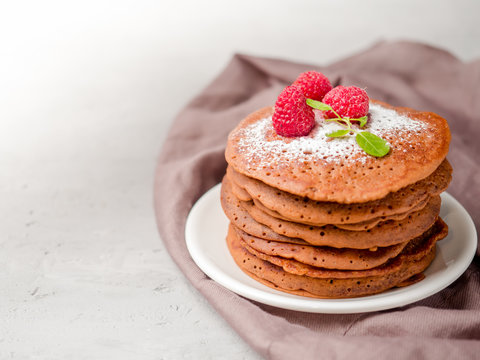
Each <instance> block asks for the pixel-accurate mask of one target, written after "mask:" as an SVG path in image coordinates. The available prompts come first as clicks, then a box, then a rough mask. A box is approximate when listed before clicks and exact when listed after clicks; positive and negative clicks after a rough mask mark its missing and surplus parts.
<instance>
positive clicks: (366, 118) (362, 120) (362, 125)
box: [352, 115, 368, 127]
mask: <svg viewBox="0 0 480 360" xmlns="http://www.w3.org/2000/svg"><path fill="white" fill-rule="evenodd" d="M352 120H356V121H360V127H364V126H365V124H366V123H367V121H368V116H367V115H365V116H362V117H361V118H358V119H352Z"/></svg>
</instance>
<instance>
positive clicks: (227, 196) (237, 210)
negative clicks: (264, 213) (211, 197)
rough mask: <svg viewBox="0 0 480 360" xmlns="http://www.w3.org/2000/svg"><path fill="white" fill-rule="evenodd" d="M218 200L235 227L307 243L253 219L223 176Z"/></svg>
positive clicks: (267, 235)
mask: <svg viewBox="0 0 480 360" xmlns="http://www.w3.org/2000/svg"><path fill="white" fill-rule="evenodd" d="M220 202H221V205H222V208H223V212H224V213H225V215H226V216H227V218H228V219H229V220H230V222H231V223H232V224H233V225H235V227H237V228H239V229H242V230H243V231H245V232H247V233H248V234H251V235H253V236H256V237H259V238H262V239H267V240H274V241H280V242H287V243H292V244H303V245H307V244H308V243H307V242H305V241H303V240H301V239H295V238H290V237H287V236H283V235H280V234H277V233H276V232H274V231H272V229H270V228H269V227H268V226H265V225H262V224H260V223H258V222H256V221H255V220H253V219H252V217H251V216H250V215H249V214H248V212H247V211H246V210H245V209H244V208H243V207H242V206H240V201H239V200H238V199H237V198H236V197H235V196H234V195H233V194H232V193H231V192H230V189H229V183H228V180H227V179H226V178H224V179H223V181H222V188H221V192H220Z"/></svg>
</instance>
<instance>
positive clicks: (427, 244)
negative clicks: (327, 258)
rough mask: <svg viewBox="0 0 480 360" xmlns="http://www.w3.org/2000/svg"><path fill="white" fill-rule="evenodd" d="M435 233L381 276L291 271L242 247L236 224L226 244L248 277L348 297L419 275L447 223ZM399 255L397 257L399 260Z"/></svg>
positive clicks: (321, 294) (301, 291)
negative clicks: (322, 275) (327, 275)
mask: <svg viewBox="0 0 480 360" xmlns="http://www.w3.org/2000/svg"><path fill="white" fill-rule="evenodd" d="M438 226H439V228H438V230H436V231H435V235H432V236H431V237H430V238H428V239H425V241H423V242H422V243H413V242H412V245H411V246H407V247H406V248H405V249H404V250H403V251H402V253H401V254H400V255H399V256H398V257H397V258H398V259H401V260H399V261H400V262H401V265H400V266H397V264H398V261H397V262H396V265H395V266H394V268H391V269H390V271H387V272H386V273H384V274H383V275H380V276H366V277H359V278H345V277H343V278H313V277H309V276H305V275H295V274H291V273H288V272H286V271H284V270H283V269H282V267H280V266H277V265H274V264H272V263H270V262H268V261H265V260H262V259H260V258H258V257H256V256H254V255H252V254H251V253H250V252H248V251H247V250H246V249H245V248H244V247H242V246H241V243H240V240H239V238H238V237H237V234H236V232H235V230H234V229H233V227H230V228H229V232H228V235H227V244H228V247H229V250H230V252H231V254H232V257H233V258H234V260H235V262H236V263H237V265H238V266H239V267H240V268H241V269H242V270H243V271H244V272H245V273H246V274H247V275H249V276H251V277H252V278H254V279H255V280H257V281H260V282H262V283H263V284H265V285H267V286H269V287H272V288H274V289H277V290H280V291H284V292H288V293H292V294H296V295H302V296H309V297H317V298H347V297H356V296H365V295H371V294H376V293H379V292H382V291H385V290H387V289H390V288H392V287H395V286H402V284H403V283H404V282H407V283H408V282H409V283H411V282H412V279H417V280H418V279H421V277H419V276H418V274H420V273H421V272H422V271H423V270H425V269H426V268H427V267H428V265H429V264H430V263H431V262H432V261H433V259H434V257H435V242H436V241H437V240H439V239H440V238H441V237H442V236H445V235H446V232H447V230H446V225H445V224H444V223H443V222H439V223H438ZM397 258H396V259H397Z"/></svg>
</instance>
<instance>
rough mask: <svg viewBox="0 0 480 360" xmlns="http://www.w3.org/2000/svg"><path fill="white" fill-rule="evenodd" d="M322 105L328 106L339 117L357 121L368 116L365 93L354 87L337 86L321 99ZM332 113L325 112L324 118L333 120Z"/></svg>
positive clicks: (333, 115) (367, 100)
mask: <svg viewBox="0 0 480 360" xmlns="http://www.w3.org/2000/svg"><path fill="white" fill-rule="evenodd" d="M323 103H325V104H327V105H330V106H331V107H332V109H333V110H335V111H336V112H337V113H338V115H340V116H341V117H348V118H350V119H358V118H361V117H362V116H365V115H367V114H368V108H369V98H368V95H367V92H366V91H365V90H363V89H360V88H358V87H356V86H348V87H345V86H337V87H336V88H334V89H332V90H331V91H330V92H329V93H328V94H327V95H325V97H324V98H323ZM335 117H336V116H335V114H334V113H333V112H332V111H327V113H326V115H325V118H326V119H331V118H335Z"/></svg>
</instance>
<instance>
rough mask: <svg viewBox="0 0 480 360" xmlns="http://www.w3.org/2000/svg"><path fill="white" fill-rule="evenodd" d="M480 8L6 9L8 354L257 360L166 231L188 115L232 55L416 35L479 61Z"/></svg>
mask: <svg viewBox="0 0 480 360" xmlns="http://www.w3.org/2000/svg"><path fill="white" fill-rule="evenodd" d="M478 4H479V3H478V2H476V1H464V0H460V1H455V2H452V1H433V0H430V1H423V2H417V1H414V0H409V1H391V2H385V1H380V0H378V1H362V2H357V1H354V0H348V1H347V0H344V1H311V2H307V1H298V2H295V5H292V3H291V2H284V3H282V2H278V1H264V2H256V1H253V0H247V1H242V2H241V3H238V4H234V3H229V2H222V1H211V2H195V1H175V2H174V1H164V2H157V1H141V2H138V1H117V2H113V1H112V2H109V1H86V2H81V3H76V4H73V3H66V2H61V1H58V2H52V1H46V2H34V1H31V2H24V1H19V2H8V3H7V2H4V3H2V4H1V5H0V168H1V176H0V197H1V201H0V219H1V220H0V224H1V226H0V283H1V286H0V319H1V321H0V358H1V359H9V358H12V359H109V358H115V359H217V358H230V359H257V358H259V356H258V355H257V354H256V353H255V352H254V351H253V350H252V349H251V348H250V347H249V346H248V345H247V344H245V343H244V342H243V340H242V339H240V338H239V336H238V335H237V334H236V333H235V332H234V331H233V330H231V328H230V327H229V326H228V324H226V323H225V321H224V320H223V319H222V318H221V317H220V316H218V315H217V314H216V312H215V311H214V310H213V309H212V308H211V307H210V305H209V304H208V303H207V302H206V301H205V300H204V299H203V297H202V296H201V295H200V294H198V293H197V292H196V290H194V289H193V288H192V287H191V286H190V284H189V283H188V282H187V281H186V280H185V278H184V277H183V275H182V273H181V272H180V271H179V270H178V269H177V267H176V266H175V265H174V264H173V262H172V261H171V259H170V257H169V255H168V253H167V252H166V250H165V249H164V247H163V244H162V242H161V239H160V238H159V236H158V233H157V231H156V227H155V223H154V215H153V209H152V184H153V172H154V166H155V158H156V156H157V154H158V153H159V151H160V148H161V144H162V141H163V139H164V138H165V136H166V132H167V130H168V127H169V125H170V123H171V122H172V120H173V118H174V116H175V114H176V113H177V112H178V111H179V110H180V109H181V107H182V106H184V105H185V104H186V103H187V102H188V100H189V99H190V98H191V97H192V96H194V95H195V94H196V93H198V91H200V90H201V88H202V87H204V86H205V85H206V84H207V83H208V82H209V81H210V80H211V79H212V78H213V77H214V76H215V75H216V74H217V73H218V72H219V71H220V70H221V69H222V68H223V67H224V66H225V64H226V62H227V61H228V59H229V58H230V57H231V55H232V54H233V53H234V52H244V53H249V54H256V55H263V56H271V57H281V58H286V59H292V60H297V61H303V62H311V63H320V64H322V63H328V62H331V61H334V60H336V59H339V58H341V57H343V56H346V55H350V54H352V53H354V52H355V51H359V50H361V49H363V48H365V47H368V46H370V45H371V44H373V43H374V42H376V41H379V40H381V39H414V40H415V39H416V40H420V41H423V42H428V43H430V44H433V45H436V46H441V47H443V48H445V49H447V50H450V51H452V52H453V53H454V54H456V55H457V56H459V57H460V58H461V59H464V60H466V61H469V60H471V59H474V58H478V57H479V56H480V47H479V46H478V44H479V43H480V41H479V40H480V30H479V29H480V28H479V27H478V26H477V24H476V15H477V14H478V13H479V10H480V8H479V5H478Z"/></svg>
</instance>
